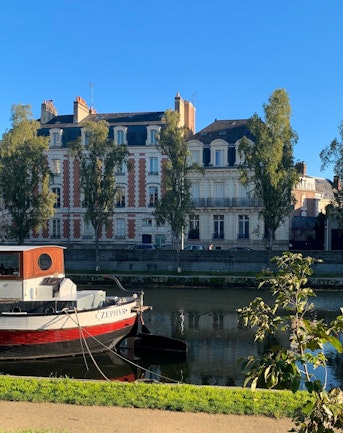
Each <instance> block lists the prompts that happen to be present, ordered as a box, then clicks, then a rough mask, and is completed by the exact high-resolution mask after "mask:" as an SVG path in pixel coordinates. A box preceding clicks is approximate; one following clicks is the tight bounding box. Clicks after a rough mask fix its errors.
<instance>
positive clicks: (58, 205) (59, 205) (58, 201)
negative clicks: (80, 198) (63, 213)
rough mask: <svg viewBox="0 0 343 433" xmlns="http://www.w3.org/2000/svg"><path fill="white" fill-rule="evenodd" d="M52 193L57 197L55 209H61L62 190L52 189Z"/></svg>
mask: <svg viewBox="0 0 343 433" xmlns="http://www.w3.org/2000/svg"><path fill="white" fill-rule="evenodd" d="M52 192H53V193H54V194H55V195H56V201H55V204H54V208H59V207H61V188H52Z"/></svg>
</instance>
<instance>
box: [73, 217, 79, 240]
mask: <svg viewBox="0 0 343 433" xmlns="http://www.w3.org/2000/svg"><path fill="white" fill-rule="evenodd" d="M80 237H81V221H80V215H74V238H75V239H80Z"/></svg>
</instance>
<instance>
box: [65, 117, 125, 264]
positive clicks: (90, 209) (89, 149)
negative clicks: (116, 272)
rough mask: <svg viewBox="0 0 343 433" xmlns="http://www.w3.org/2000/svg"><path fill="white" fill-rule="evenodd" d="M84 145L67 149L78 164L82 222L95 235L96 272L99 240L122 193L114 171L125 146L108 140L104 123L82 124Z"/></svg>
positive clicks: (120, 159)
mask: <svg viewBox="0 0 343 433" xmlns="http://www.w3.org/2000/svg"><path fill="white" fill-rule="evenodd" d="M84 129H85V131H86V145H85V146H83V145H82V142H81V138H80V139H78V140H77V141H75V142H73V143H70V148H71V149H72V153H73V155H74V157H75V158H76V159H78V160H79V162H80V187H81V190H82V192H83V197H84V198H83V201H82V206H84V207H85V208H86V213H85V220H86V221H87V222H90V223H91V224H92V226H93V228H94V234H95V261H96V268H97V269H99V238H100V236H101V231H102V228H103V227H104V226H107V223H108V218H109V216H110V215H112V214H113V209H114V205H115V202H116V200H117V199H119V198H120V195H121V194H122V192H121V190H120V189H119V188H117V186H116V178H115V171H116V169H120V168H121V167H122V164H123V162H124V161H126V159H127V156H128V151H127V147H126V146H124V145H117V144H115V142H114V141H113V140H111V139H109V138H108V123H107V122H105V121H103V120H102V121H100V122H86V123H85V124H84Z"/></svg>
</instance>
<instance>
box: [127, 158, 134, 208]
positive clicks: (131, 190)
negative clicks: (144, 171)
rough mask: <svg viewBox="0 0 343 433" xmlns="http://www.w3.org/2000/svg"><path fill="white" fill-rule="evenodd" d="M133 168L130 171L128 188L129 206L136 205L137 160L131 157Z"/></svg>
mask: <svg viewBox="0 0 343 433" xmlns="http://www.w3.org/2000/svg"><path fill="white" fill-rule="evenodd" d="M129 164H130V165H131V169H130V170H129V171H128V180H127V185H128V186H127V189H128V202H127V203H128V206H129V207H134V206H135V160H134V159H133V158H129Z"/></svg>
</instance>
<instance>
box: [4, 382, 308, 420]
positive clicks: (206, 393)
mask: <svg viewBox="0 0 343 433" xmlns="http://www.w3.org/2000/svg"><path fill="white" fill-rule="evenodd" d="M0 389H1V394H0V399H1V400H7V401H28V402H35V403H38V402H45V403H47V402H49V403H64V404H75V405H83V406H121V407H133V408H142V409H143V408H144V409H160V410H170V411H181V412H205V413H211V414H236V415H264V416H268V417H275V418H283V417H294V416H296V415H297V414H298V413H299V411H300V409H301V408H302V407H303V406H305V405H306V404H309V403H310V404H311V400H312V399H311V396H310V399H309V396H308V393H307V392H302V391H299V392H297V393H292V392H290V391H268V390H258V391H255V392H253V391H252V390H250V389H242V388H226V387H225V388H223V387H214V386H195V385H186V384H173V385H169V384H155V383H123V382H106V381H104V382H100V381H97V382H95V381H94V382H93V381H81V380H73V379H69V378H49V379H45V378H22V377H16V378H15V377H12V376H0Z"/></svg>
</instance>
